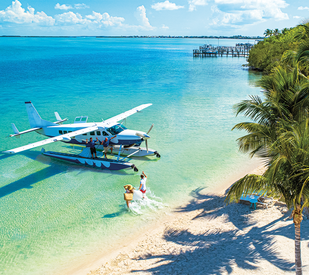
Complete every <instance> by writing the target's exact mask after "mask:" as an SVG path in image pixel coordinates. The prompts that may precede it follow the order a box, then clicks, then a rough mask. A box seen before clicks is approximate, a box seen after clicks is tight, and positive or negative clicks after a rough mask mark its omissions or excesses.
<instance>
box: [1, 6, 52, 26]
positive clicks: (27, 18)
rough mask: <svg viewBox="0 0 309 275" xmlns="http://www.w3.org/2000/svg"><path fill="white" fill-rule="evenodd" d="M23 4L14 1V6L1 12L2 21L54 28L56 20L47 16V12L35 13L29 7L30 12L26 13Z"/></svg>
mask: <svg viewBox="0 0 309 275" xmlns="http://www.w3.org/2000/svg"><path fill="white" fill-rule="evenodd" d="M21 6H22V5H21V3H20V2H19V1H18V0H16V1H12V5H11V6H9V7H7V8H6V9H5V10H0V21H3V22H11V23H16V24H33V23H34V24H37V25H41V26H52V25H54V23H55V19H54V18H52V17H51V16H48V15H46V13H45V12H43V11H41V12H37V13H35V12H34V11H35V10H34V8H32V7H30V6H29V7H28V8H27V9H28V11H25V9H24V8H22V7H21Z"/></svg>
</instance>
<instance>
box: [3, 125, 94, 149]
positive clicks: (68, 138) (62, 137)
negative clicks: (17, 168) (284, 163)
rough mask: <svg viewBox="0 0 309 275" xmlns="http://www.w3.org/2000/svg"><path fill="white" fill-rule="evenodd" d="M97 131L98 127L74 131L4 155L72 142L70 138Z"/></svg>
mask: <svg viewBox="0 0 309 275" xmlns="http://www.w3.org/2000/svg"><path fill="white" fill-rule="evenodd" d="M97 129H98V126H91V127H88V128H84V129H81V130H77V131H74V132H70V133H67V134H64V135H60V136H56V137H52V138H49V139H45V140H41V141H38V142H34V143H31V144H28V145H25V146H21V147H18V148H15V149H11V150H8V151H4V152H2V153H5V154H16V153H19V152H22V151H26V150H29V149H32V148H35V147H39V146H42V145H46V144H49V143H53V142H56V141H66V142H67V141H68V140H70V137H73V136H78V135H82V134H85V133H89V132H92V131H95V130H97Z"/></svg>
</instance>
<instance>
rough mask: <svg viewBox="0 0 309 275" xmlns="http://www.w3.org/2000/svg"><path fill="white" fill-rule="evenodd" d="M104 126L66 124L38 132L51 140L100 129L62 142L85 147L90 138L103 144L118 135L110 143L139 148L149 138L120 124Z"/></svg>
mask: <svg viewBox="0 0 309 275" xmlns="http://www.w3.org/2000/svg"><path fill="white" fill-rule="evenodd" d="M100 124H101V125H100ZM102 124H103V123H74V124H64V125H57V126H54V125H53V126H46V127H43V128H42V129H40V130H37V132H38V133H39V134H42V135H44V136H47V137H50V138H51V137H56V136H59V135H63V134H67V133H71V132H74V131H78V130H82V129H85V128H88V127H92V126H97V127H98V129H97V130H95V131H92V132H88V133H85V134H82V135H78V136H73V137H70V138H68V139H66V140H62V141H64V142H67V143H71V144H79V145H85V144H86V139H87V140H88V141H89V140H90V138H92V139H93V140H94V141H96V140H97V138H98V140H99V141H100V142H102V141H104V139H105V138H108V139H110V138H112V137H114V136H115V135H116V137H115V138H113V139H111V140H110V143H111V144H112V145H124V146H131V145H137V146H139V145H140V144H141V143H142V141H143V137H145V138H147V137H149V136H148V135H147V134H146V133H144V132H141V131H136V130H129V129H126V127H125V126H123V125H121V124H119V123H118V124H116V125H114V126H112V127H109V128H107V127H104V126H102Z"/></svg>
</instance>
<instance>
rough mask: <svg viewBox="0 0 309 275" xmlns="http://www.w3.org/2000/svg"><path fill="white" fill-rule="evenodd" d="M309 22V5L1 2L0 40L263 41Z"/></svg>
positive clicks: (274, 0) (179, 0)
mask: <svg viewBox="0 0 309 275" xmlns="http://www.w3.org/2000/svg"><path fill="white" fill-rule="evenodd" d="M308 20H309V1H308V0H299V1H298V0H163V1H156V0H81V1H79V0H64V2H59V0H56V1H54V0H48V1H42V0H15V1H12V0H1V1H0V35H38V36H41V35H48V36H49V35H50V36H61V35H72V36H76V35H79V36H92V35H95V36H98V35H102V36H108V35H115V36H119V35H139V36H141V35H149V36H152V35H171V36H173V35H177V36H202V35H207V36H211V35H213V36H221V35H222V36H233V35H244V36H246V35H248V36H263V33H264V31H265V30H266V29H276V28H277V29H279V30H282V29H284V28H290V27H294V26H296V25H298V24H300V23H303V22H306V21H308Z"/></svg>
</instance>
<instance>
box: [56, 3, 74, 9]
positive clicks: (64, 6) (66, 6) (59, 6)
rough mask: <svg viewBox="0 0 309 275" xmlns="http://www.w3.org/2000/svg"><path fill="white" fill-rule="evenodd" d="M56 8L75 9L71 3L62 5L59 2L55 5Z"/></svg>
mask: <svg viewBox="0 0 309 275" xmlns="http://www.w3.org/2000/svg"><path fill="white" fill-rule="evenodd" d="M55 9H56V10H71V9H73V7H72V6H71V5H66V4H63V5H60V4H59V3H57V4H56V5H55Z"/></svg>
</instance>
